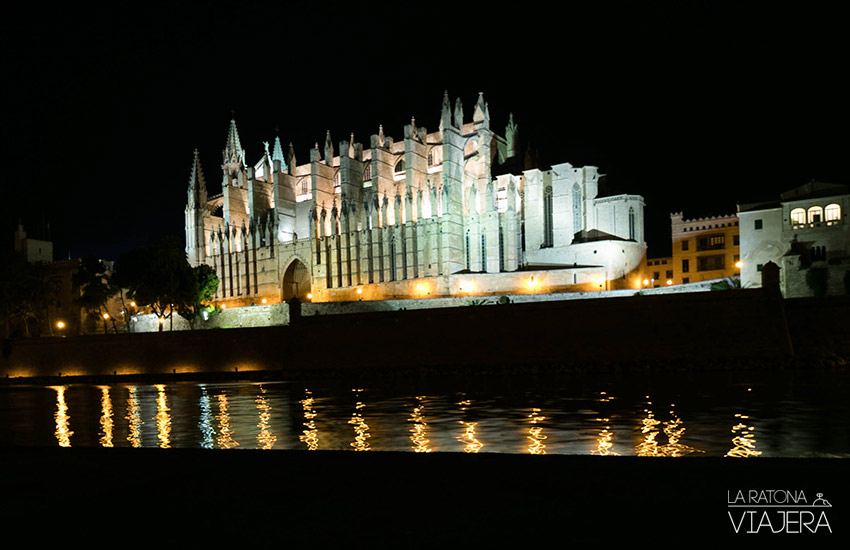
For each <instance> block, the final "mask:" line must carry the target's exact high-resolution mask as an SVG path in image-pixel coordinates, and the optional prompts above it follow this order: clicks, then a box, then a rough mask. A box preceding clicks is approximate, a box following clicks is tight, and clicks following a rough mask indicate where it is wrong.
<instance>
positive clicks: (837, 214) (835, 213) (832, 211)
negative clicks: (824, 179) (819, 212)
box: [823, 204, 841, 223]
mask: <svg viewBox="0 0 850 550" xmlns="http://www.w3.org/2000/svg"><path fill="white" fill-rule="evenodd" d="M823 214H824V216H823V219H824V221H826V222H827V223H829V222H837V221H838V220H840V219H841V207H840V206H838V205H837V204H830V205H827V207H826V208H825V209H824V211H823Z"/></svg>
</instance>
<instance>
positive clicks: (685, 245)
mask: <svg viewBox="0 0 850 550" xmlns="http://www.w3.org/2000/svg"><path fill="white" fill-rule="evenodd" d="M687 250H688V241H682V252H687Z"/></svg>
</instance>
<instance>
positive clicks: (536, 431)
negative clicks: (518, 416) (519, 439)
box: [528, 408, 546, 455]
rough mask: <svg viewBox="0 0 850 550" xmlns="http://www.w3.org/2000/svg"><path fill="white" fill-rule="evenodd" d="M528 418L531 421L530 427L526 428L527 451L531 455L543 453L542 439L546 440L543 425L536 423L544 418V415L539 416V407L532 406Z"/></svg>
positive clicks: (544, 451) (544, 449)
mask: <svg viewBox="0 0 850 550" xmlns="http://www.w3.org/2000/svg"><path fill="white" fill-rule="evenodd" d="M528 419H529V420H530V421H531V427H530V428H528V441H529V443H528V452H529V453H530V454H533V455H545V454H546V445H544V444H543V441H544V440H546V436H545V435H543V427H542V426H538V425H537V424H539V423H540V422H543V421H544V420H546V417H545V416H540V409H538V408H533V409H531V414H529V415H528Z"/></svg>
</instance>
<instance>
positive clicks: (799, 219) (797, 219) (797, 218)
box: [791, 208, 806, 225]
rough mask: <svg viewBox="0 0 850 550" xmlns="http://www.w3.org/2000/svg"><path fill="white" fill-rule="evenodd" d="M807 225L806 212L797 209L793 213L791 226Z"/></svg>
mask: <svg viewBox="0 0 850 550" xmlns="http://www.w3.org/2000/svg"><path fill="white" fill-rule="evenodd" d="M804 223H806V211H805V210H803V209H802V208H795V209H794V210H792V211H791V225H803V224H804Z"/></svg>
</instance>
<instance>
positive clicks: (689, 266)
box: [665, 212, 741, 285]
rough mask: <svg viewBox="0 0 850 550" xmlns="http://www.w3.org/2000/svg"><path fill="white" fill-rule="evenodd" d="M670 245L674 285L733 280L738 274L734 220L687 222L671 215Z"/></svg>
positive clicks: (712, 217) (706, 219) (679, 215)
mask: <svg viewBox="0 0 850 550" xmlns="http://www.w3.org/2000/svg"><path fill="white" fill-rule="evenodd" d="M670 232H671V237H672V242H673V257H672V266H671V267H670V269H671V270H672V277H667V276H665V279H666V280H672V281H673V284H676V285H678V284H683V283H695V282H698V281H710V280H713V279H722V278H724V277H733V276H735V275H738V274H739V273H740V268H739V267H738V265H739V261H740V259H741V258H740V254H741V253H740V244H739V227H738V217H737V216H734V215H733V216H709V217H707V218H694V219H692V220H686V219H685V218H684V217H683V216H682V213H681V212H676V213H673V214H670Z"/></svg>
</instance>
